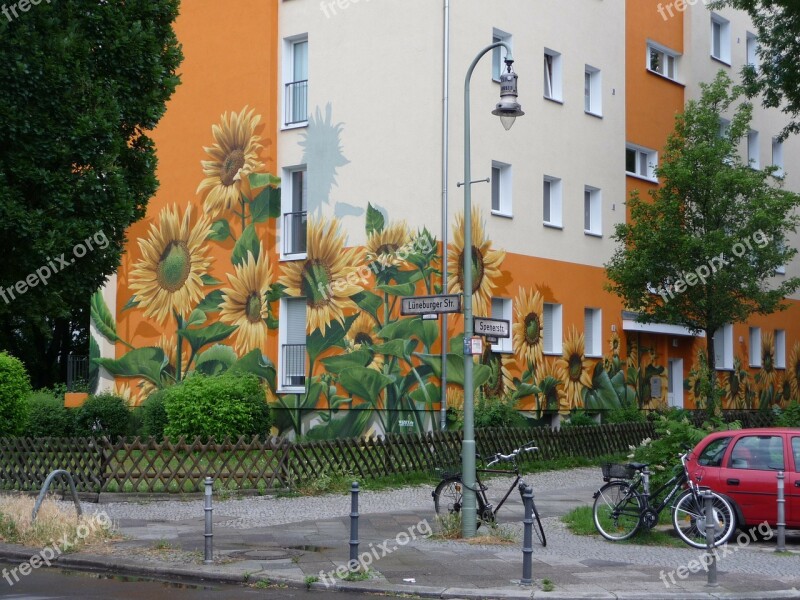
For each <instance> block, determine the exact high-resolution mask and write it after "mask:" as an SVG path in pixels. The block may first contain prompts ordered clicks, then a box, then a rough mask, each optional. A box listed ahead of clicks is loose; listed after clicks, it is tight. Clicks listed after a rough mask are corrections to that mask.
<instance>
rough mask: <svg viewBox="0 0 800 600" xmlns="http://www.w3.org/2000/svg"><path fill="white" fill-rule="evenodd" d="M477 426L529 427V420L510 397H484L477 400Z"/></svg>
mask: <svg viewBox="0 0 800 600" xmlns="http://www.w3.org/2000/svg"><path fill="white" fill-rule="evenodd" d="M474 411H475V412H474V419H475V427H527V426H528V422H527V421H526V420H525V417H523V416H522V415H521V414H520V413H519V411H517V407H516V402H515V401H513V400H511V399H510V398H498V397H484V396H483V394H481V395H480V397H479V398H478V399H477V402H475V408H474Z"/></svg>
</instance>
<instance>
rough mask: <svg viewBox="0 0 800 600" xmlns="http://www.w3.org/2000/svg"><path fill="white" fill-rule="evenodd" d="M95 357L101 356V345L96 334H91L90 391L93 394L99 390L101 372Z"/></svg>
mask: <svg viewBox="0 0 800 600" xmlns="http://www.w3.org/2000/svg"><path fill="white" fill-rule="evenodd" d="M95 358H100V346H99V345H98V344H97V340H96V339H95V338H94V336H93V335H91V334H89V392H90V393H92V394H94V393H95V392H97V383H98V381H97V377H98V374H99V372H100V368H99V367H98V366H97V363H96V362H95V360H94V359H95Z"/></svg>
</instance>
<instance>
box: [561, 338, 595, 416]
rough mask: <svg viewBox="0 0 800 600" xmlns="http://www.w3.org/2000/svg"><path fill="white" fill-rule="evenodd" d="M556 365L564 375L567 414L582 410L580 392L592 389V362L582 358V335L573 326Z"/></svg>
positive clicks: (581, 395)
mask: <svg viewBox="0 0 800 600" xmlns="http://www.w3.org/2000/svg"><path fill="white" fill-rule="evenodd" d="M558 363H559V364H560V365H561V368H562V369H563V370H564V373H565V375H566V380H565V382H564V387H565V388H566V394H567V398H566V400H567V412H569V411H571V410H573V409H576V408H583V394H582V392H583V389H584V388H591V387H592V370H593V365H592V361H589V360H586V359H585V357H584V341H583V334H582V333H578V330H577V329H575V326H574V325H573V327H572V330H571V332H570V334H569V336H568V337H567V339H566V341H565V342H564V354H563V356H562V358H561V359H559V361H558ZM559 412H563V411H559Z"/></svg>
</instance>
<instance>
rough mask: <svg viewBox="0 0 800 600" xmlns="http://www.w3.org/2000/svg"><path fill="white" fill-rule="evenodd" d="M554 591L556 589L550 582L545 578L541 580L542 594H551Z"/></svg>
mask: <svg viewBox="0 0 800 600" xmlns="http://www.w3.org/2000/svg"><path fill="white" fill-rule="evenodd" d="M554 589H556V586H555V585H554V584H553V582H552V581H550V580H549V579H547V578H546V577H545V578H544V579H542V591H543V592H552V591H553V590H554Z"/></svg>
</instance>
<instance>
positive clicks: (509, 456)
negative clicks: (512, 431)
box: [486, 441, 539, 467]
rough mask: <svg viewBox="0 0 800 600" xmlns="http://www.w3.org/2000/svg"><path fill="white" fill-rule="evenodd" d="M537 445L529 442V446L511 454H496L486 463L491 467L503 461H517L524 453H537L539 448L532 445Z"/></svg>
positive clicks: (526, 445)
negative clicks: (518, 456)
mask: <svg viewBox="0 0 800 600" xmlns="http://www.w3.org/2000/svg"><path fill="white" fill-rule="evenodd" d="M535 443H536V442H533V441H531V442H528V443H527V444H525V445H523V446H520V447H519V448H517V449H516V450H512V451H511V453H510V454H502V453H500V452H498V453H497V454H495V455H494V456H492V457H491V458H490V459H489V460H488V462H487V463H486V466H487V467H491V466H492V465H495V464H497V463H498V462H500V461H501V460H502V461H511V460H516V458H517V455H519V454H521V453H522V452H535V451H537V450H538V449H539V448H538V447H537V446H533V445H532V444H535Z"/></svg>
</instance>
